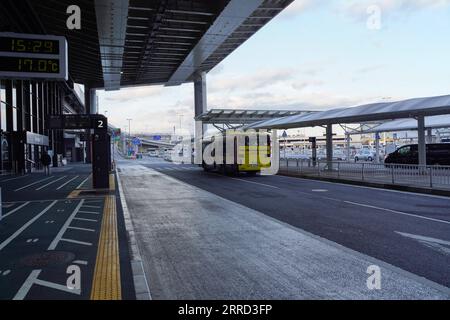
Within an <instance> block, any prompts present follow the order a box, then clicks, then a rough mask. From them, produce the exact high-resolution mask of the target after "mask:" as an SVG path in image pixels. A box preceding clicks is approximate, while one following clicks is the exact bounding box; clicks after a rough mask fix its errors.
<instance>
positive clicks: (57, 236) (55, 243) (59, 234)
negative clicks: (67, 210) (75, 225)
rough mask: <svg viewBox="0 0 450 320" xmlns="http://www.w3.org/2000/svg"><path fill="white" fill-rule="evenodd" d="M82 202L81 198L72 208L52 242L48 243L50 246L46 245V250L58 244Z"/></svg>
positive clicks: (53, 248) (52, 248)
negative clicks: (73, 208)
mask: <svg viewBox="0 0 450 320" xmlns="http://www.w3.org/2000/svg"><path fill="white" fill-rule="evenodd" d="M83 203H84V200H81V201H80V203H79V204H78V205H77V206H76V208H75V210H73V212H72V214H71V215H70V216H69V218H68V219H67V220H66V222H65V223H64V225H63V226H62V228H61V229H60V230H59V232H58V234H57V235H56V237H55V239H53V241H52V243H51V244H50V246H49V247H48V249H47V250H55V248H56V246H57V245H58V243H59V241H61V238H62V237H63V235H64V233H65V232H66V230H67V228H68V227H69V226H70V224H71V223H72V220H73V219H74V218H75V216H76V214H77V213H78V211H79V210H80V208H81V206H82V205H83Z"/></svg>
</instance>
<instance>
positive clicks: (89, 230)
mask: <svg viewBox="0 0 450 320" xmlns="http://www.w3.org/2000/svg"><path fill="white" fill-rule="evenodd" d="M67 229H71V230H80V231H87V232H95V230H94V229H87V228H79V227H71V226H69V227H67Z"/></svg>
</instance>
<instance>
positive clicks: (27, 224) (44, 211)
mask: <svg viewBox="0 0 450 320" xmlns="http://www.w3.org/2000/svg"><path fill="white" fill-rule="evenodd" d="M57 202H58V201H57V200H55V201H53V202H52V203H51V204H50V205H49V206H47V207H46V208H45V209H44V210H42V211H41V212H40V213H39V214H37V215H36V216H35V217H34V218H33V219H31V220H30V221H28V222H27V223H25V224H24V225H23V226H22V227H21V228H20V229H19V230H17V231H16V232H14V234H12V235H11V236H10V237H9V238H8V239H6V240H5V241H3V242H2V243H1V244H0V251H1V250H2V249H3V248H5V247H6V246H7V245H8V244H9V243H10V242H11V241H13V240H14V239H15V238H17V237H18V236H19V235H20V234H21V233H22V232H23V231H24V230H25V229H26V228H28V227H29V226H30V225H32V224H33V223H34V222H35V221H36V220H37V219H39V218H40V217H42V216H43V215H44V214H45V213H46V212H47V211H48V210H50V209H51V208H52V207H53V206H54V205H55V204H56V203H57Z"/></svg>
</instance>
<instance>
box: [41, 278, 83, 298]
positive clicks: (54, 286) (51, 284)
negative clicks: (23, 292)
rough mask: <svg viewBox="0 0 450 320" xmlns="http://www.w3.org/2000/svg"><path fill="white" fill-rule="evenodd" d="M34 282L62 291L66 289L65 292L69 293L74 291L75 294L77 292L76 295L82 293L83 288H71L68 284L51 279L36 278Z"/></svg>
mask: <svg viewBox="0 0 450 320" xmlns="http://www.w3.org/2000/svg"><path fill="white" fill-rule="evenodd" d="M34 284H37V285H40V286H43V287H48V288H52V289H56V290H60V291H64V292H68V293H73V294H76V295H80V294H81V290H80V289H70V288H68V287H67V286H63V285H61V284H57V283H53V282H49V281H45V280H39V279H36V280H34Z"/></svg>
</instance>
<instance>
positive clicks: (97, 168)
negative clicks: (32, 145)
mask: <svg viewBox="0 0 450 320" xmlns="http://www.w3.org/2000/svg"><path fill="white" fill-rule="evenodd" d="M47 121H48V123H47V124H48V128H49V129H51V130H64V129H79V130H82V129H93V130H94V134H93V135H92V137H91V139H90V140H91V144H90V146H91V148H92V184H93V187H94V188H95V189H107V188H109V171H110V168H111V150H110V140H109V139H108V119H107V118H106V117H105V116H103V115H99V114H82V115H78V114H77V115H57V116H50V117H49V118H48V120H47Z"/></svg>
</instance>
